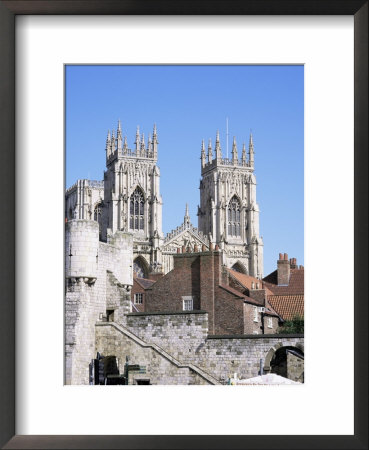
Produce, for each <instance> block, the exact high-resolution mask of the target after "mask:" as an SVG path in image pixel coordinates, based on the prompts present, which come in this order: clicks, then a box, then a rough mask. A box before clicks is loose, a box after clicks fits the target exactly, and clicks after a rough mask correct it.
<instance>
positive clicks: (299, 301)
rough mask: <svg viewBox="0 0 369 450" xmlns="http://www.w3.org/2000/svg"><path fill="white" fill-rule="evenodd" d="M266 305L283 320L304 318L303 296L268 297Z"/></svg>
mask: <svg viewBox="0 0 369 450" xmlns="http://www.w3.org/2000/svg"><path fill="white" fill-rule="evenodd" d="M268 303H269V304H270V306H271V307H272V308H273V309H274V310H275V312H276V313H277V314H278V315H279V316H280V317H281V318H282V319H283V320H291V319H293V318H294V317H295V316H300V317H304V296H303V295H269V296H268Z"/></svg>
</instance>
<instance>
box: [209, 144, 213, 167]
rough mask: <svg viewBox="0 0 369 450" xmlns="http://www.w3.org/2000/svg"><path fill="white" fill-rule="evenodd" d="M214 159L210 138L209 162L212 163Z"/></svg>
mask: <svg viewBox="0 0 369 450" xmlns="http://www.w3.org/2000/svg"><path fill="white" fill-rule="evenodd" d="M212 161H213V148H212V146H211V139H209V144H208V162H209V163H211V162H212Z"/></svg>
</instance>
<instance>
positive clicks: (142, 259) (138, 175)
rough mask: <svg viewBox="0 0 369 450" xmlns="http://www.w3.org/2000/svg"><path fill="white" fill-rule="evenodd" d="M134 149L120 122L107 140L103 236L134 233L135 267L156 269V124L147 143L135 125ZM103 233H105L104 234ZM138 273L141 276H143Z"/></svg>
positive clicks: (160, 241)
mask: <svg viewBox="0 0 369 450" xmlns="http://www.w3.org/2000/svg"><path fill="white" fill-rule="evenodd" d="M134 145H135V148H134V150H131V149H129V148H128V145H127V137H126V136H125V137H124V138H123V136H122V128H121V124H120V121H119V122H118V129H117V131H116V135H115V133H114V131H113V132H112V134H110V131H109V132H108V137H107V140H106V171H105V172H104V205H103V211H102V215H103V217H102V221H103V227H102V229H103V230H105V231H103V235H102V239H103V240H107V238H108V237H109V236H113V235H114V233H115V232H116V231H117V230H120V231H126V232H130V233H132V234H133V258H134V270H135V271H141V272H142V271H143V272H144V274H143V275H147V273H149V272H150V271H153V270H159V269H160V267H161V264H162V261H161V250H160V247H161V246H162V244H163V233H162V203H163V202H162V198H161V195H160V187H159V184H160V170H159V167H158V166H157V159H158V138H157V131H156V126H154V131H153V135H152V138H151V137H150V136H149V138H148V141H147V145H146V144H145V137H144V135H143V134H142V135H141V136H140V133H139V128H138V127H137V132H136V139H135V142H134ZM104 234H105V235H104ZM143 275H142V273H141V276H143Z"/></svg>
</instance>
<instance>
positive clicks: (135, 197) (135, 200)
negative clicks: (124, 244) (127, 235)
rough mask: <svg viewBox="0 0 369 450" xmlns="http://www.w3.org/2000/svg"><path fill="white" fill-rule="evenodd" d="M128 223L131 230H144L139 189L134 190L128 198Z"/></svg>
mask: <svg viewBox="0 0 369 450" xmlns="http://www.w3.org/2000/svg"><path fill="white" fill-rule="evenodd" d="M129 208H130V209H129V211H130V222H129V227H130V229H131V230H135V231H139V230H143V229H144V196H143V193H142V191H141V189H139V188H136V189H135V190H134V192H133V194H132V195H131V198H130V206H129Z"/></svg>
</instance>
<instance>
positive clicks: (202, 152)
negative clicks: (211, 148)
mask: <svg viewBox="0 0 369 450" xmlns="http://www.w3.org/2000/svg"><path fill="white" fill-rule="evenodd" d="M205 164H206V154H205V142H204V139H203V140H202V142H201V167H205Z"/></svg>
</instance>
